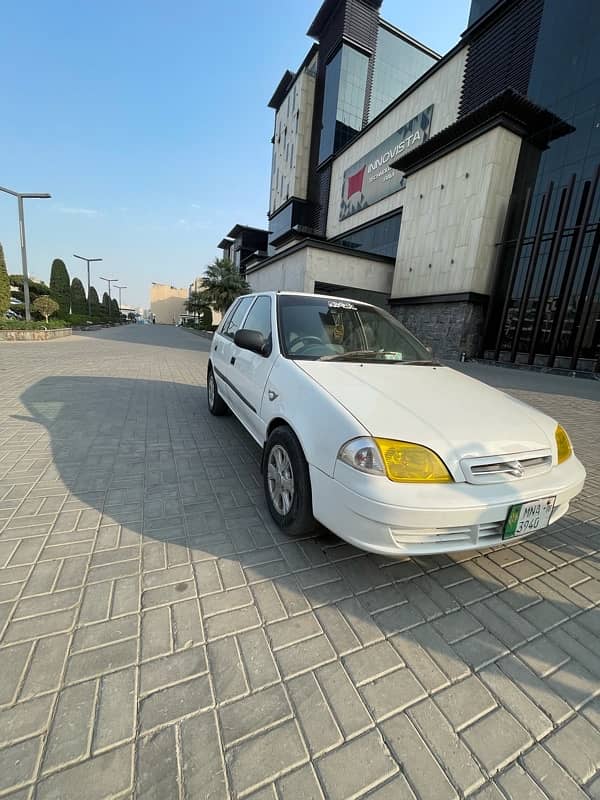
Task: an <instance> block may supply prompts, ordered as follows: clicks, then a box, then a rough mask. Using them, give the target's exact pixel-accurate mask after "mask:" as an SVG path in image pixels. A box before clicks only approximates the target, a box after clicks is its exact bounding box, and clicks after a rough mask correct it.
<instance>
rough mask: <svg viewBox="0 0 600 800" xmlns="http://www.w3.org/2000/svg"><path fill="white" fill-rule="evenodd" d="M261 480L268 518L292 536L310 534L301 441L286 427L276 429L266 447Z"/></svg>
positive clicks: (309, 499)
mask: <svg viewBox="0 0 600 800" xmlns="http://www.w3.org/2000/svg"><path fill="white" fill-rule="evenodd" d="M263 481H264V489H265V497H266V499H267V505H268V507H269V511H270V513H271V516H272V517H273V519H274V520H275V522H276V523H277V525H278V526H279V527H280V528H281V529H282V530H284V531H285V532H286V533H289V534H290V535H291V536H301V535H303V534H307V533H311V532H312V531H313V530H314V528H315V520H314V517H313V514H312V493H311V487H310V473H309V471H308V464H307V463H306V459H305V458H304V453H303V452H302V447H301V446H300V442H299V441H298V439H297V438H296V437H295V436H294V434H293V433H292V431H291V430H290V429H289V428H286V427H283V426H282V427H279V428H276V429H275V430H274V431H273V433H272V434H271V435H270V436H269V438H268V440H267V443H266V445H265V457H264V470H263Z"/></svg>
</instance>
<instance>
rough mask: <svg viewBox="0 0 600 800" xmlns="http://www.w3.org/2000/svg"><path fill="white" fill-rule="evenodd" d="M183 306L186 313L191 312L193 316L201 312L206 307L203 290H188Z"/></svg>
mask: <svg viewBox="0 0 600 800" xmlns="http://www.w3.org/2000/svg"><path fill="white" fill-rule="evenodd" d="M184 307H185V310H186V311H187V313H188V314H193V315H194V316H196V315H198V314H201V313H202V312H203V311H204V309H205V308H206V298H205V297H204V292H190V294H189V297H188V299H187V300H186V301H185V303H184Z"/></svg>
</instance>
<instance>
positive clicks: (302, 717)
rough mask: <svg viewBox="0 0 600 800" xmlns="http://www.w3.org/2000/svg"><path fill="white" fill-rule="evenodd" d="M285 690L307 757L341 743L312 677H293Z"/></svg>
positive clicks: (334, 722)
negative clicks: (306, 749)
mask: <svg viewBox="0 0 600 800" xmlns="http://www.w3.org/2000/svg"><path fill="white" fill-rule="evenodd" d="M287 689H288V692H289V694H290V698H291V700H292V703H293V706H294V711H295V715H296V717H297V719H298V722H299V724H300V727H301V729H302V732H303V734H304V739H305V741H306V743H307V745H308V749H309V751H310V754H311V756H312V757H315V756H317V755H319V754H320V753H323V752H325V751H326V750H330V749H331V748H333V747H335V746H336V745H338V744H341V742H342V741H343V737H342V734H341V732H340V729H339V727H338V725H337V723H336V721H335V719H334V717H333V715H332V713H331V709H330V708H329V705H328V703H327V700H326V699H325V697H324V695H323V692H322V690H321V687H320V686H319V684H318V682H317V679H316V678H315V676H314V674H313V673H308V674H306V675H300V676H299V677H297V678H293V679H292V680H291V681H289V682H288V684H287Z"/></svg>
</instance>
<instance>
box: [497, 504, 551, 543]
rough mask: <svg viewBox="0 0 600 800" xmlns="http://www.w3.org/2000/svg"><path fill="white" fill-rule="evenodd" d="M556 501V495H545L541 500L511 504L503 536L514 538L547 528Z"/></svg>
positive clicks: (504, 537)
mask: <svg viewBox="0 0 600 800" xmlns="http://www.w3.org/2000/svg"><path fill="white" fill-rule="evenodd" d="M555 501H556V497H543V498H542V499H541V500H532V501H531V502H530V503H519V504H518V505H516V506H511V507H510V510H509V512H508V516H507V518H506V522H505V523H504V532H503V534H502V538H503V539H512V538H514V537H515V536H524V535H525V534H526V533H533V531H539V530H541V529H542V528H547V527H548V525H549V524H550V517H551V516H552V511H553V509H554V502H555Z"/></svg>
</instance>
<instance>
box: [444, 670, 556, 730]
mask: <svg viewBox="0 0 600 800" xmlns="http://www.w3.org/2000/svg"><path fill="white" fill-rule="evenodd" d="M479 678H480V679H481V680H482V681H483V683H484V684H485V685H486V686H488V688H489V689H491V691H492V692H494V694H495V696H496V697H497V698H498V699H499V701H500V702H501V703H502V706H503V707H505V708H506V709H507V710H508V711H510V713H511V714H512V715H513V717H515V718H516V719H517V720H518V721H519V722H520V723H521V725H522V726H523V727H524V728H526V729H527V730H528V731H529V732H530V733H531V734H532V735H533V737H534V738H535V739H541V738H542V737H543V736H545V735H546V734H547V733H549V731H551V730H552V721H551V720H550V719H549V717H547V716H546V714H544V713H543V711H542V710H541V709H540V708H539V707H538V706H537V705H536V704H535V703H534V702H533V701H532V700H531V699H530V698H529V697H528V696H527V695H526V694H525V692H524V691H523V690H522V689H521V687H519V686H518V684H517V683H516V682H514V681H513V680H511V679H510V678H509V677H508V676H507V675H505V674H504V672H502V670H501V669H499V667H498V666H497V665H496V664H489V665H488V666H487V667H484V669H482V670H481V672H480V673H479ZM436 700H437V698H436Z"/></svg>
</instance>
